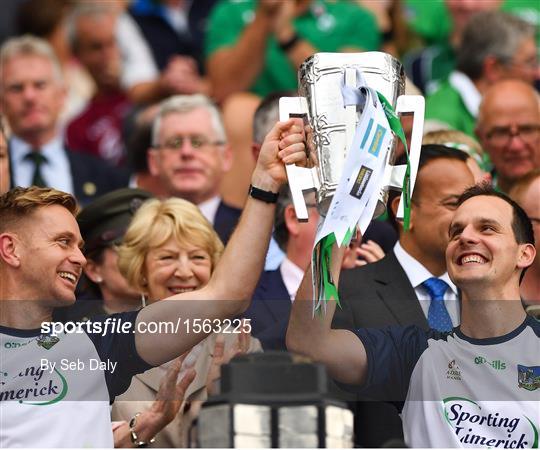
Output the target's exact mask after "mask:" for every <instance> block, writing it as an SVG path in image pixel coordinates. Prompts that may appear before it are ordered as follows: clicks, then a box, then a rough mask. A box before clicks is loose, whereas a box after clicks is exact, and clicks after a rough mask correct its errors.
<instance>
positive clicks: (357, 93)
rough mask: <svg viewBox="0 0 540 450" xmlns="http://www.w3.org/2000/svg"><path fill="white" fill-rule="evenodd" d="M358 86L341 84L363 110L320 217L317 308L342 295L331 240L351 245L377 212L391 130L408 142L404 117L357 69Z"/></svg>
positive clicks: (347, 103) (347, 96) (314, 258)
mask: <svg viewBox="0 0 540 450" xmlns="http://www.w3.org/2000/svg"><path fill="white" fill-rule="evenodd" d="M357 80H358V85H359V87H358V88H351V87H349V86H345V83H343V85H342V94H343V98H344V106H350V105H357V107H358V108H360V109H361V110H362V116H361V119H360V121H359V123H358V124H357V126H356V131H355V134H354V138H353V141H352V145H351V148H350V149H349V151H348V152H347V157H346V160H345V163H344V169H343V173H342V174H341V178H340V182H339V184H338V187H337V189H336V192H335V193H334V197H333V198H332V202H331V204H330V208H329V209H328V213H327V216H326V218H325V219H324V221H321V222H320V223H319V229H318V232H317V236H316V239H315V245H314V249H313V255H312V275H313V292H314V303H313V313H314V314H315V312H320V311H321V307H322V308H324V310H326V302H327V301H329V300H335V301H336V302H337V303H338V305H339V295H338V291H337V286H336V285H335V283H334V281H333V279H332V275H331V272H330V267H331V262H332V258H331V254H332V245H333V244H334V243H336V242H337V243H338V244H339V246H343V245H348V244H349V242H350V240H351V237H352V236H353V234H354V231H355V230H356V227H357V226H358V227H359V228H360V231H361V232H362V234H363V233H364V232H365V230H366V228H367V227H368V225H369V223H370V222H371V220H372V218H373V214H374V212H375V208H376V206H377V201H378V197H379V190H380V188H381V180H382V178H383V176H384V172H385V167H386V163H387V161H388V156H389V155H388V151H389V150H390V143H391V139H392V134H391V132H390V131H392V132H394V134H395V135H396V136H398V137H399V139H401V141H402V142H403V144H404V146H405V149H406V153H408V152H407V143H406V140H405V135H404V132H403V128H402V126H401V122H400V121H399V118H398V116H397V115H396V113H395V112H394V109H393V108H392V105H391V104H390V103H389V102H388V101H387V100H386V99H385V98H384V96H383V95H381V94H380V93H378V92H376V91H374V90H373V89H371V88H369V87H367V86H366V83H365V81H364V77H363V75H362V73H361V72H360V70H357ZM409 177H410V164H409V161H408V157H407V170H406V173H405V179H404V183H403V186H404V198H405V199H406V200H405V217H404V227H405V228H406V229H407V228H408V226H409V217H410V189H409V186H410V183H409Z"/></svg>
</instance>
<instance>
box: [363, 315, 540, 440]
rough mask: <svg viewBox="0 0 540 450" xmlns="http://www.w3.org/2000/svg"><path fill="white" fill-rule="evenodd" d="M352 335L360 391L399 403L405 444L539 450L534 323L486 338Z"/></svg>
mask: <svg viewBox="0 0 540 450" xmlns="http://www.w3.org/2000/svg"><path fill="white" fill-rule="evenodd" d="M356 334H357V335H358V337H359V338H360V339H361V340H362V342H363V344H364V346H365V348H366V352H367V356H368V377H367V380H366V384H365V385H364V387H363V388H362V393H363V394H365V395H367V396H369V397H370V398H372V399H377V400H387V401H392V402H394V403H395V404H396V406H398V408H401V407H403V409H402V418H403V429H404V436H405V442H406V444H407V445H408V446H409V447H482V448H487V447H491V448H538V447H539V442H540V441H539V435H540V322H538V321H536V320H535V319H533V318H531V317H528V318H527V319H526V320H525V322H524V323H523V324H522V325H521V326H520V327H518V328H517V329H516V330H514V331H513V332H511V333H509V334H507V335H505V336H500V337H497V338H491V339H472V338H469V337H467V336H465V335H463V334H462V333H461V332H460V330H459V328H456V329H454V331H452V332H450V333H438V332H436V331H434V330H429V331H427V332H426V331H423V330H421V329H420V328H418V327H415V326H411V327H406V328H402V327H388V328H385V329H382V330H374V329H360V330H357V332H356ZM403 400H405V403H404V404H403Z"/></svg>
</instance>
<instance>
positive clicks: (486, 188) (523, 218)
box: [457, 183, 535, 245]
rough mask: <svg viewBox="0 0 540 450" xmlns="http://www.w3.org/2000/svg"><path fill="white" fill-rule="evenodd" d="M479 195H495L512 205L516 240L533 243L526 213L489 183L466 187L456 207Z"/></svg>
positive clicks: (519, 242)
mask: <svg viewBox="0 0 540 450" xmlns="http://www.w3.org/2000/svg"><path fill="white" fill-rule="evenodd" d="M480 195H484V196H487V197H497V198H500V199H501V200H504V201H505V202H506V203H508V204H509V205H510V206H511V207H512V231H513V232H514V237H515V239H516V242H517V243H518V244H532V245H534V244H535V242H534V231H533V227H532V223H531V220H530V219H529V217H528V216H527V213H525V211H524V210H523V208H522V207H521V206H519V205H518V204H517V203H516V202H515V201H514V200H512V199H511V198H510V197H508V195H506V194H503V193H502V192H499V191H496V190H495V189H494V188H493V186H491V185H490V184H489V183H483V184H477V185H475V186H472V187H470V188H468V189H466V190H465V191H464V192H463V194H461V195H460V196H459V198H458V200H457V204H458V207H459V206H461V205H462V204H463V203H464V202H466V201H467V200H469V199H471V198H473V197H478V196H480Z"/></svg>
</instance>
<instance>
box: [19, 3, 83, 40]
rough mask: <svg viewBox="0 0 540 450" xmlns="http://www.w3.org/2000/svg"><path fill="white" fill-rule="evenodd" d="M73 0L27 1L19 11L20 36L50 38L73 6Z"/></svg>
mask: <svg viewBox="0 0 540 450" xmlns="http://www.w3.org/2000/svg"><path fill="white" fill-rule="evenodd" d="M71 4H72V2H71V0H45V1H44V0H27V1H26V2H24V3H22V4H21V6H20V7H19V9H18V11H17V18H16V20H17V30H18V32H19V34H33V35H34V36H38V37H41V38H48V37H49V36H50V35H51V33H53V32H54V31H55V29H56V27H57V26H58V25H60V23H61V22H62V20H63V18H64V17H65V15H66V12H67V11H68V8H69V7H70V6H71Z"/></svg>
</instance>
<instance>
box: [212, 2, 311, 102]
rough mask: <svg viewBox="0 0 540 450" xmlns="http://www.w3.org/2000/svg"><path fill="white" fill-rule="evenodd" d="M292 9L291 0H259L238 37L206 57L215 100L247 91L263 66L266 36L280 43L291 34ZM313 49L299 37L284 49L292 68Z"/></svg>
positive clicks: (291, 35) (293, 32) (289, 37)
mask: <svg viewBox="0 0 540 450" xmlns="http://www.w3.org/2000/svg"><path fill="white" fill-rule="evenodd" d="M295 9H296V3H295V2H290V1H286V2H285V1H282V0H259V2H258V6H257V9H256V11H255V18H254V20H253V21H252V22H251V23H250V24H248V25H247V26H246V27H245V28H244V30H243V31H242V33H241V34H240V37H239V38H238V40H237V41H236V42H235V43H234V44H233V45H231V46H227V47H222V48H220V49H218V50H216V51H215V52H214V53H212V54H211V55H210V56H209V57H208V62H207V69H208V74H209V77H210V81H211V84H212V88H213V95H214V97H215V98H216V99H217V100H218V101H221V100H223V99H224V98H225V97H227V96H228V95H230V94H232V93H234V92H239V91H247V90H248V89H249V88H250V87H251V86H252V85H253V83H254V82H255V80H256V79H257V77H258V76H259V74H260V73H261V71H262V69H263V67H264V64H265V59H266V53H267V45H268V40H269V39H270V37H272V36H274V37H275V39H276V40H277V42H278V43H280V44H284V43H287V42H289V41H290V40H291V38H292V37H293V36H294V35H295V30H294V27H293V24H292V21H293V19H294V16H295ZM313 53H315V49H314V48H313V47H312V46H311V44H309V43H308V42H307V41H305V40H302V39H299V40H298V42H297V43H296V44H295V45H294V46H293V47H291V49H290V50H288V51H287V52H286V54H287V57H288V59H289V60H290V61H291V63H292V65H293V66H294V67H295V68H297V67H299V65H300V64H301V63H302V61H304V59H306V58H307V57H308V56H310V55H312V54H313ZM246 61H249V64H246Z"/></svg>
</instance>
